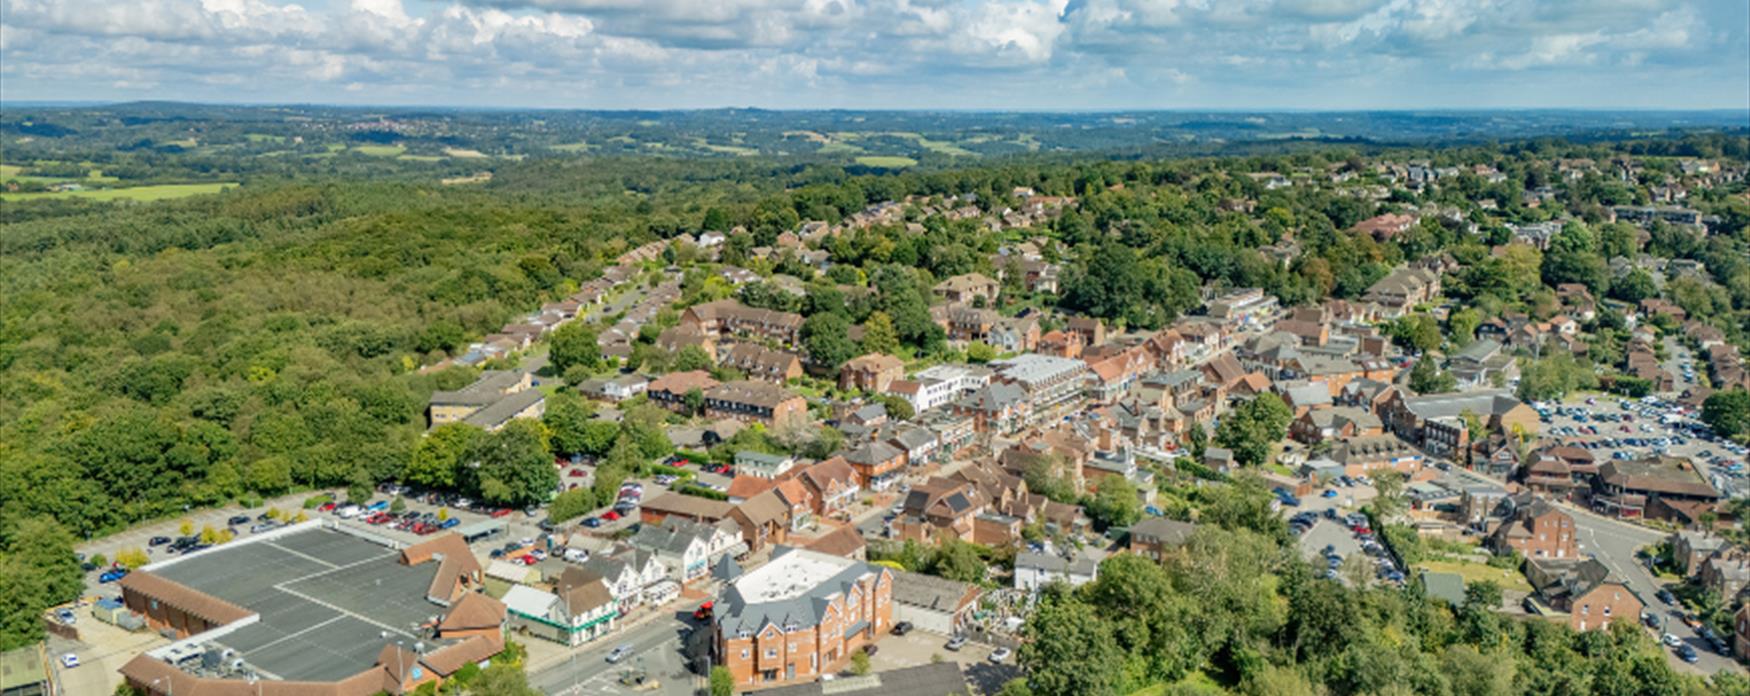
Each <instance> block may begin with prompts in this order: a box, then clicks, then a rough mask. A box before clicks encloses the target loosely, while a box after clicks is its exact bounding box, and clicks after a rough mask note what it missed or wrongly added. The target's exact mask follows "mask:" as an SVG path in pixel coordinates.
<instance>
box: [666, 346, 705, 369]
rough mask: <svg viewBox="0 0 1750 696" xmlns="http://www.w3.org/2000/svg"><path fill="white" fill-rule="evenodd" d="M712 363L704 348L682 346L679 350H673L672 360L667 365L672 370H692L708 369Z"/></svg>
mask: <svg viewBox="0 0 1750 696" xmlns="http://www.w3.org/2000/svg"><path fill="white" fill-rule="evenodd" d="M714 364H715V363H713V362H712V361H711V354H710V353H707V352H705V349H704V348H701V347H699V346H682V347H681V349H680V350H678V351H675V354H674V360H673V361H672V362H670V363H669V366H668V367H669V370H670V371H672V372H691V371H693V370H709V369H711V368H712V367H713V366H714Z"/></svg>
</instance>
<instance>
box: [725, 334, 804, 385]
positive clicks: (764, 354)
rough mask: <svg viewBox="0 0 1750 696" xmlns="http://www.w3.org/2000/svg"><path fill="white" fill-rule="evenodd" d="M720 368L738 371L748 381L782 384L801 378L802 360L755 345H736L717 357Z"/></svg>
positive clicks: (781, 351) (786, 352)
mask: <svg viewBox="0 0 1750 696" xmlns="http://www.w3.org/2000/svg"><path fill="white" fill-rule="evenodd" d="M717 364H718V366H720V367H730V368H734V369H737V370H740V371H741V372H742V374H745V375H747V377H748V378H749V379H757V380H761V381H765V382H772V383H774V384H783V383H785V382H788V381H790V380H792V379H796V378H798V377H801V376H802V358H801V357H799V356H797V355H796V354H795V353H792V352H790V351H787V350H774V349H771V348H767V347H765V346H762V345H759V344H757V343H737V344H735V345H733V346H731V347H730V348H729V349H728V350H725V351H720V352H719V354H718V356H717Z"/></svg>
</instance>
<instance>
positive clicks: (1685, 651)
mask: <svg viewBox="0 0 1750 696" xmlns="http://www.w3.org/2000/svg"><path fill="white" fill-rule="evenodd" d="M1677 656H1678V657H1680V658H1683V661H1684V662H1689V663H1694V662H1695V661H1697V660H1700V659H1701V655H1700V654H1699V653H1697V652H1695V648H1693V647H1690V646H1689V645H1687V644H1685V645H1681V646H1678V647H1677Z"/></svg>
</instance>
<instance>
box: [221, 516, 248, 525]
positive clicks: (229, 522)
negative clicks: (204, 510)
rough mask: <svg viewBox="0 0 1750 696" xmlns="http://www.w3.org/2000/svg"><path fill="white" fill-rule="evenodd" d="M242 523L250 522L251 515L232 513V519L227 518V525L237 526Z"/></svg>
mask: <svg viewBox="0 0 1750 696" xmlns="http://www.w3.org/2000/svg"><path fill="white" fill-rule="evenodd" d="M240 524H249V516H248V515H232V516H231V519H228V520H225V525H226V526H228V527H235V526H237V525H240Z"/></svg>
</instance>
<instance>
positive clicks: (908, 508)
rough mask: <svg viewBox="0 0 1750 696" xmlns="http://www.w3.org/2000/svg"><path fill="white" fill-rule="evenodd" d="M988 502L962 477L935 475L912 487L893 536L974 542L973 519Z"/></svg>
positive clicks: (903, 504)
mask: <svg viewBox="0 0 1750 696" xmlns="http://www.w3.org/2000/svg"><path fill="white" fill-rule="evenodd" d="M989 503H990V501H989V500H988V499H986V497H985V496H984V495H983V494H982V493H981V492H980V490H979V488H978V486H977V485H976V484H974V483H973V482H972V481H969V480H966V479H964V478H944V477H941V476H937V477H934V478H931V479H930V480H928V481H925V482H923V483H920V484H917V485H915V486H912V488H911V490H910V491H908V492H907V493H906V496H905V500H904V501H902V502H901V503H900V509H899V514H898V516H897V517H896V518H895V519H894V520H893V523H892V524H893V533H894V536H896V537H898V538H901V539H907V540H912V541H921V542H925V543H930V542H935V541H938V540H941V539H959V540H962V541H973V540H974V539H975V538H976V537H977V529H976V523H975V518H977V517H978V516H979V515H980V514H982V513H983V512H984V511H985V508H986V506H987V505H988V504H989Z"/></svg>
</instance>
